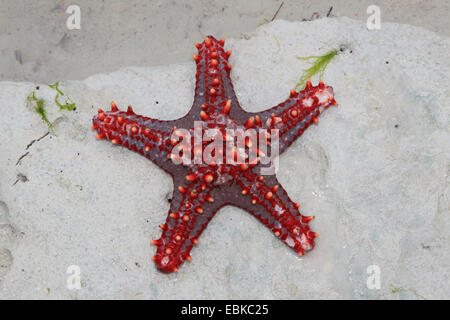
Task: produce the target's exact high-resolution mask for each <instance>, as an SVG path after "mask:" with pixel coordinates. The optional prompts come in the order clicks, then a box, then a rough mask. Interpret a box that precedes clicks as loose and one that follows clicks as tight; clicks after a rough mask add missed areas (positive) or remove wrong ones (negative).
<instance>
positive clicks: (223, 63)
mask: <svg viewBox="0 0 450 320" xmlns="http://www.w3.org/2000/svg"><path fill="white" fill-rule="evenodd" d="M224 43H225V40H223V39H222V40H216V39H215V38H214V37H213V36H208V37H206V38H205V40H204V41H203V42H202V43H201V44H199V43H197V44H195V45H196V47H197V49H198V54H194V55H193V58H194V60H195V62H196V65H197V73H196V78H195V94H194V103H193V106H192V108H191V110H190V111H189V114H188V118H190V119H191V120H194V121H200V120H208V119H210V118H213V117H216V116H218V115H219V114H221V113H226V114H228V113H229V112H230V108H231V115H232V116H234V117H236V116H237V114H238V113H245V111H244V110H243V109H242V108H241V106H240V105H239V102H238V100H237V98H236V94H235V92H234V89H233V83H232V81H231V78H230V70H231V64H229V61H228V59H229V57H230V55H231V51H230V50H229V51H226V52H225V50H224V48H223V46H224ZM227 103H228V104H229V105H228V106H227ZM227 108H228V110H227Z"/></svg>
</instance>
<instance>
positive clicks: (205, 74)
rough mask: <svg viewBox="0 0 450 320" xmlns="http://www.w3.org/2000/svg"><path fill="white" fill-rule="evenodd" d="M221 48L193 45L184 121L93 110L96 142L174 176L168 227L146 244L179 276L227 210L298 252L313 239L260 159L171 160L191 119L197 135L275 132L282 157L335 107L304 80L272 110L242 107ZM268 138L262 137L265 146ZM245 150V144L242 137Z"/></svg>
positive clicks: (326, 93) (329, 95) (328, 91)
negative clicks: (191, 87) (238, 211)
mask: <svg viewBox="0 0 450 320" xmlns="http://www.w3.org/2000/svg"><path fill="white" fill-rule="evenodd" d="M223 45H224V40H223V39H222V40H220V41H218V40H216V39H215V38H214V37H212V36H208V37H206V38H205V40H204V42H203V43H201V44H196V47H197V48H198V55H194V56H193V57H194V60H195V61H196V63H197V74H196V88H195V97H194V103H193V105H192V108H191V109H190V111H189V112H188V114H186V115H185V116H184V117H182V118H179V119H177V120H171V121H161V120H157V119H151V118H147V117H143V116H140V115H136V114H135V113H134V112H133V110H132V108H131V107H128V110H127V111H126V112H125V111H120V110H118V108H117V106H116V105H115V104H114V103H112V104H111V111H107V112H104V111H102V110H101V109H99V111H98V115H97V116H95V117H94V119H93V123H94V124H93V129H94V130H97V131H98V135H97V138H106V139H108V140H110V141H111V142H112V143H113V144H121V145H123V146H125V147H127V148H129V149H131V150H133V151H137V152H139V153H140V154H142V155H144V156H145V157H147V158H149V159H150V160H152V161H153V162H154V163H155V164H156V165H158V166H159V167H161V168H162V169H164V170H165V171H166V172H168V173H169V174H170V175H171V176H172V178H173V182H174V186H175V187H174V191H173V197H172V201H171V204H170V211H169V214H168V216H167V219H166V222H165V223H164V224H162V225H160V227H161V229H162V230H163V231H162V236H161V238H160V239H159V240H153V241H152V243H153V244H155V245H156V246H157V250H156V254H155V256H154V257H153V260H154V261H155V263H156V266H157V267H158V269H159V270H161V271H163V272H173V271H177V270H178V267H179V265H180V264H181V263H182V262H183V261H184V260H191V257H190V255H189V253H190V251H191V249H192V247H193V246H194V245H195V244H197V242H198V240H197V239H198V237H199V236H200V234H201V233H202V231H203V230H204V229H205V227H206V226H207V224H208V222H209V221H210V220H211V219H212V217H213V216H214V215H215V213H216V212H217V211H218V210H219V209H220V208H221V207H223V206H225V205H234V206H236V207H239V208H242V209H244V210H246V211H248V212H250V213H252V214H253V215H254V216H255V217H256V218H257V219H259V220H260V221H261V222H262V223H264V224H265V225H266V226H267V227H268V228H270V230H272V231H273V233H274V234H275V236H277V237H279V238H280V239H281V240H282V241H283V242H284V243H286V244H287V245H288V246H289V247H291V248H292V249H293V250H295V251H296V252H297V253H298V254H299V255H303V253H304V252H306V251H309V250H311V249H312V248H313V247H314V238H315V237H317V234H316V233H315V232H312V231H310V229H309V227H308V222H309V221H311V220H312V219H313V217H306V216H302V215H301V214H300V212H299V210H298V208H299V204H297V203H294V202H292V201H291V199H290V198H289V196H288V195H287V193H286V191H285V190H284V189H283V187H282V186H280V184H279V183H278V181H277V178H276V176H275V174H274V173H272V174H271V175H264V176H263V175H261V173H260V169H261V167H262V166H263V165H262V164H261V163H260V162H257V163H246V164H228V163H225V161H224V162H223V163H220V162H219V163H215V162H213V163H209V164H207V163H200V164H189V165H185V164H181V165H180V164H178V165H177V164H175V163H174V161H173V160H176V159H175V158H177V156H176V155H173V154H172V150H173V148H174V146H175V145H177V144H178V140H183V139H184V138H183V133H182V132H181V131H180V130H179V129H180V128H186V129H188V130H190V131H189V132H194V131H193V124H194V121H202V123H203V130H204V129H206V128H213V129H214V128H215V129H219V130H220V131H221V132H222V133H224V130H225V129H226V128H228V127H230V126H231V127H234V128H243V129H248V128H257V129H279V140H278V142H279V153H282V152H284V151H285V150H286V149H287V147H288V146H289V145H290V144H292V143H293V142H294V141H295V139H296V138H297V137H298V136H300V135H301V134H302V133H303V132H304V131H305V130H306V128H307V127H308V126H309V125H311V124H312V123H317V121H318V120H317V117H318V116H319V114H320V113H321V112H322V111H323V110H324V109H326V108H328V107H329V106H330V105H337V103H336V101H335V100H334V94H333V89H332V88H331V87H329V86H327V85H325V84H323V82H320V83H319V85H318V86H316V87H313V86H312V85H311V82H310V81H309V80H308V82H307V85H306V88H305V89H304V90H303V91H301V92H295V91H294V90H291V93H290V97H289V98H288V99H287V100H286V101H284V102H283V103H281V104H279V105H277V106H275V107H273V108H270V109H268V110H265V111H262V112H247V111H245V110H243V109H242V108H241V106H240V105H239V101H238V99H237V98H236V94H235V92H234V90H233V85H232V83H231V78H230V70H231V65H230V64H228V58H229V56H230V54H231V51H227V52H225V51H224V49H223ZM201 133H203V131H201ZM194 135H195V134H194ZM224 136H225V138H224V139H223V141H224V142H223V144H225V143H226V142H225V141H226V140H227V136H226V134H225V135H224ZM177 137H180V139H177ZM270 138H271V137H270V135H268V139H269V141H268V142H267V144H270ZM233 139H234V138H233ZM189 140H191V139H189ZM272 142H273V140H272ZM246 145H247V147H250V146H249V144H248V141H247V140H246ZM206 146H207V145H206V144H205V143H203V144H201V145H200V146H198V145H197V147H196V146H195V145H194V148H193V153H191V152H190V151H189V154H190V155H191V156H190V158H191V159H192V158H193V155H194V154H196V153H198V152H199V153H200V155H201V154H202V152H204V151H205V148H206ZM234 151H236V149H234ZM258 151H259V149H258ZM258 155H259V154H258ZM221 156H222V154H221ZM258 159H259V158H258Z"/></svg>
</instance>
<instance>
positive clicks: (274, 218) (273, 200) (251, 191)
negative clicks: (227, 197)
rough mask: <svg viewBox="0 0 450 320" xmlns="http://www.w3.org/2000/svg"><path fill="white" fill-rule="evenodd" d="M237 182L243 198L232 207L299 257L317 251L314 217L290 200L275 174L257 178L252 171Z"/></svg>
mask: <svg viewBox="0 0 450 320" xmlns="http://www.w3.org/2000/svg"><path fill="white" fill-rule="evenodd" d="M261 177H262V178H261ZM236 182H237V185H238V188H240V189H242V191H241V193H242V194H244V196H243V197H242V196H241V197H240V199H239V200H237V201H235V202H234V203H233V205H235V206H237V207H240V208H242V209H244V210H246V211H248V212H250V213H251V214H253V215H254V216H255V217H256V218H257V219H258V220H260V221H261V222H262V223H263V224H265V225H266V226H267V227H268V228H269V229H270V230H271V231H272V232H273V233H274V234H275V236H277V237H279V238H280V239H281V240H282V241H283V242H284V243H285V244H286V245H287V246H289V247H290V248H292V249H293V250H294V251H296V252H297V253H298V254H299V255H303V254H304V253H305V252H307V251H310V250H312V249H313V248H314V238H315V237H317V233H315V232H312V231H311V230H310V229H309V226H308V223H309V221H311V220H312V219H313V218H314V217H307V216H303V215H302V214H301V213H300V211H299V209H298V208H299V204H297V203H294V202H293V201H292V200H291V199H290V198H289V196H288V194H287V192H286V191H285V190H284V188H283V187H282V186H281V185H280V184H279V182H278V180H277V178H276V177H275V175H271V176H258V175H257V174H255V173H254V172H253V170H251V169H249V170H248V171H247V172H246V174H245V175H243V176H241V177H239V178H238V179H236Z"/></svg>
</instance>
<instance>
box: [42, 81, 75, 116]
mask: <svg viewBox="0 0 450 320" xmlns="http://www.w3.org/2000/svg"><path fill="white" fill-rule="evenodd" d="M48 86H49V87H50V88H52V89H55V90H56V96H55V104H56V105H57V106H58V107H59V110H69V111H73V110H75V109H76V108H77V107H76V105H75V102H73V101H72V99H70V97H68V96H66V95H65V94H64V93H63V92H62V91H61V90H60V89H59V88H58V86H59V81H58V82H55V83H54V84H50V85H48ZM60 96H64V97H66V102H65V104H62V103H61V102H59V100H58V98H59V97H60ZM69 102H70V103H69Z"/></svg>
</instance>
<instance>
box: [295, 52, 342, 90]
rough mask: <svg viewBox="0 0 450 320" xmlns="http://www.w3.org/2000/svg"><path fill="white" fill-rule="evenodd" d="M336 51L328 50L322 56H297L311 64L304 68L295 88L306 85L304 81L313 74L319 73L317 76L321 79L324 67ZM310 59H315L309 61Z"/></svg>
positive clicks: (302, 87)
mask: <svg viewBox="0 0 450 320" xmlns="http://www.w3.org/2000/svg"><path fill="white" fill-rule="evenodd" d="M337 53H338V51H337V50H331V51H328V52H327V53H326V54H324V55H323V56H309V57H297V59H300V60H305V61H307V62H308V63H311V64H312V66H311V67H309V68H308V69H305V70H304V72H303V74H302V76H301V77H300V80H299V82H298V83H297V84H296V85H295V90H296V91H299V90H303V89H305V87H306V81H307V80H308V79H310V78H311V77H312V76H314V75H315V74H317V73H319V77H320V79H321V80H322V77H323V74H324V72H325V68H326V67H327V65H328V64H329V63H330V61H331V60H332V59H333V58H334V56H336V55H337ZM311 59H315V60H314V61H313V62H311V61H310V60H311Z"/></svg>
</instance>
